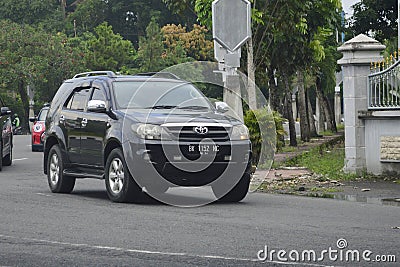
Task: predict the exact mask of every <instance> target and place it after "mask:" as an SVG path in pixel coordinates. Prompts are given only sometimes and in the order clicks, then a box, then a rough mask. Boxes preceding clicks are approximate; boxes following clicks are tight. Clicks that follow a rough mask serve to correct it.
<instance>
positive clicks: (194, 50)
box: [161, 24, 214, 61]
mask: <svg viewBox="0 0 400 267" xmlns="http://www.w3.org/2000/svg"><path fill="white" fill-rule="evenodd" d="M161 32H162V33H163V35H164V44H165V46H166V47H169V48H174V47H176V46H177V45H178V44H181V45H182V46H183V49H184V50H185V51H186V54H187V56H189V57H191V58H193V59H194V60H203V61H207V60H210V61H211V60H213V59H214V50H213V42H212V41H210V40H207V38H206V34H207V32H208V30H207V29H206V27H204V26H200V25H197V24H195V25H193V30H191V31H187V28H186V27H184V26H182V25H180V24H179V25H175V24H167V25H165V26H164V27H162V28H161Z"/></svg>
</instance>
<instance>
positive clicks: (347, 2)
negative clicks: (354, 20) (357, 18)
mask: <svg viewBox="0 0 400 267" xmlns="http://www.w3.org/2000/svg"><path fill="white" fill-rule="evenodd" d="M357 2H360V0H342V5H343V10H344V12H345V13H346V17H349V16H351V15H352V14H353V9H352V8H351V6H352V5H354V4H355V3H357Z"/></svg>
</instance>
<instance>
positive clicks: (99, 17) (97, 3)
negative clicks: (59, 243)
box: [67, 0, 108, 35]
mask: <svg viewBox="0 0 400 267" xmlns="http://www.w3.org/2000/svg"><path fill="white" fill-rule="evenodd" d="M107 10H108V6H107V3H106V2H105V1H103V0H86V1H82V2H81V3H79V4H78V5H77V7H76V9H75V10H74V12H72V13H70V14H69V16H68V17H67V22H68V23H69V24H70V26H69V28H73V25H74V23H75V26H76V29H75V30H76V31H77V32H78V33H79V35H82V34H83V33H84V32H87V31H89V32H91V31H93V30H94V29H95V28H96V27H97V26H98V25H100V24H101V23H103V22H104V21H105V20H106V19H107ZM70 30H71V31H72V30H73V29H70Z"/></svg>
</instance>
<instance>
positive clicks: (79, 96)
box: [65, 89, 90, 111]
mask: <svg viewBox="0 0 400 267" xmlns="http://www.w3.org/2000/svg"><path fill="white" fill-rule="evenodd" d="M89 93H90V89H82V90H79V91H75V92H74V93H73V94H72V96H71V97H70V99H69V100H68V101H67V102H66V105H65V107H66V108H67V109H73V110H80V111H83V110H84V107H85V106H86V100H87V98H88V96H89Z"/></svg>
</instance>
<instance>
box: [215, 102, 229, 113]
mask: <svg viewBox="0 0 400 267" xmlns="http://www.w3.org/2000/svg"><path fill="white" fill-rule="evenodd" d="M215 108H216V109H217V112H219V113H226V112H228V111H229V106H228V104H226V103H225V102H215Z"/></svg>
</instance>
